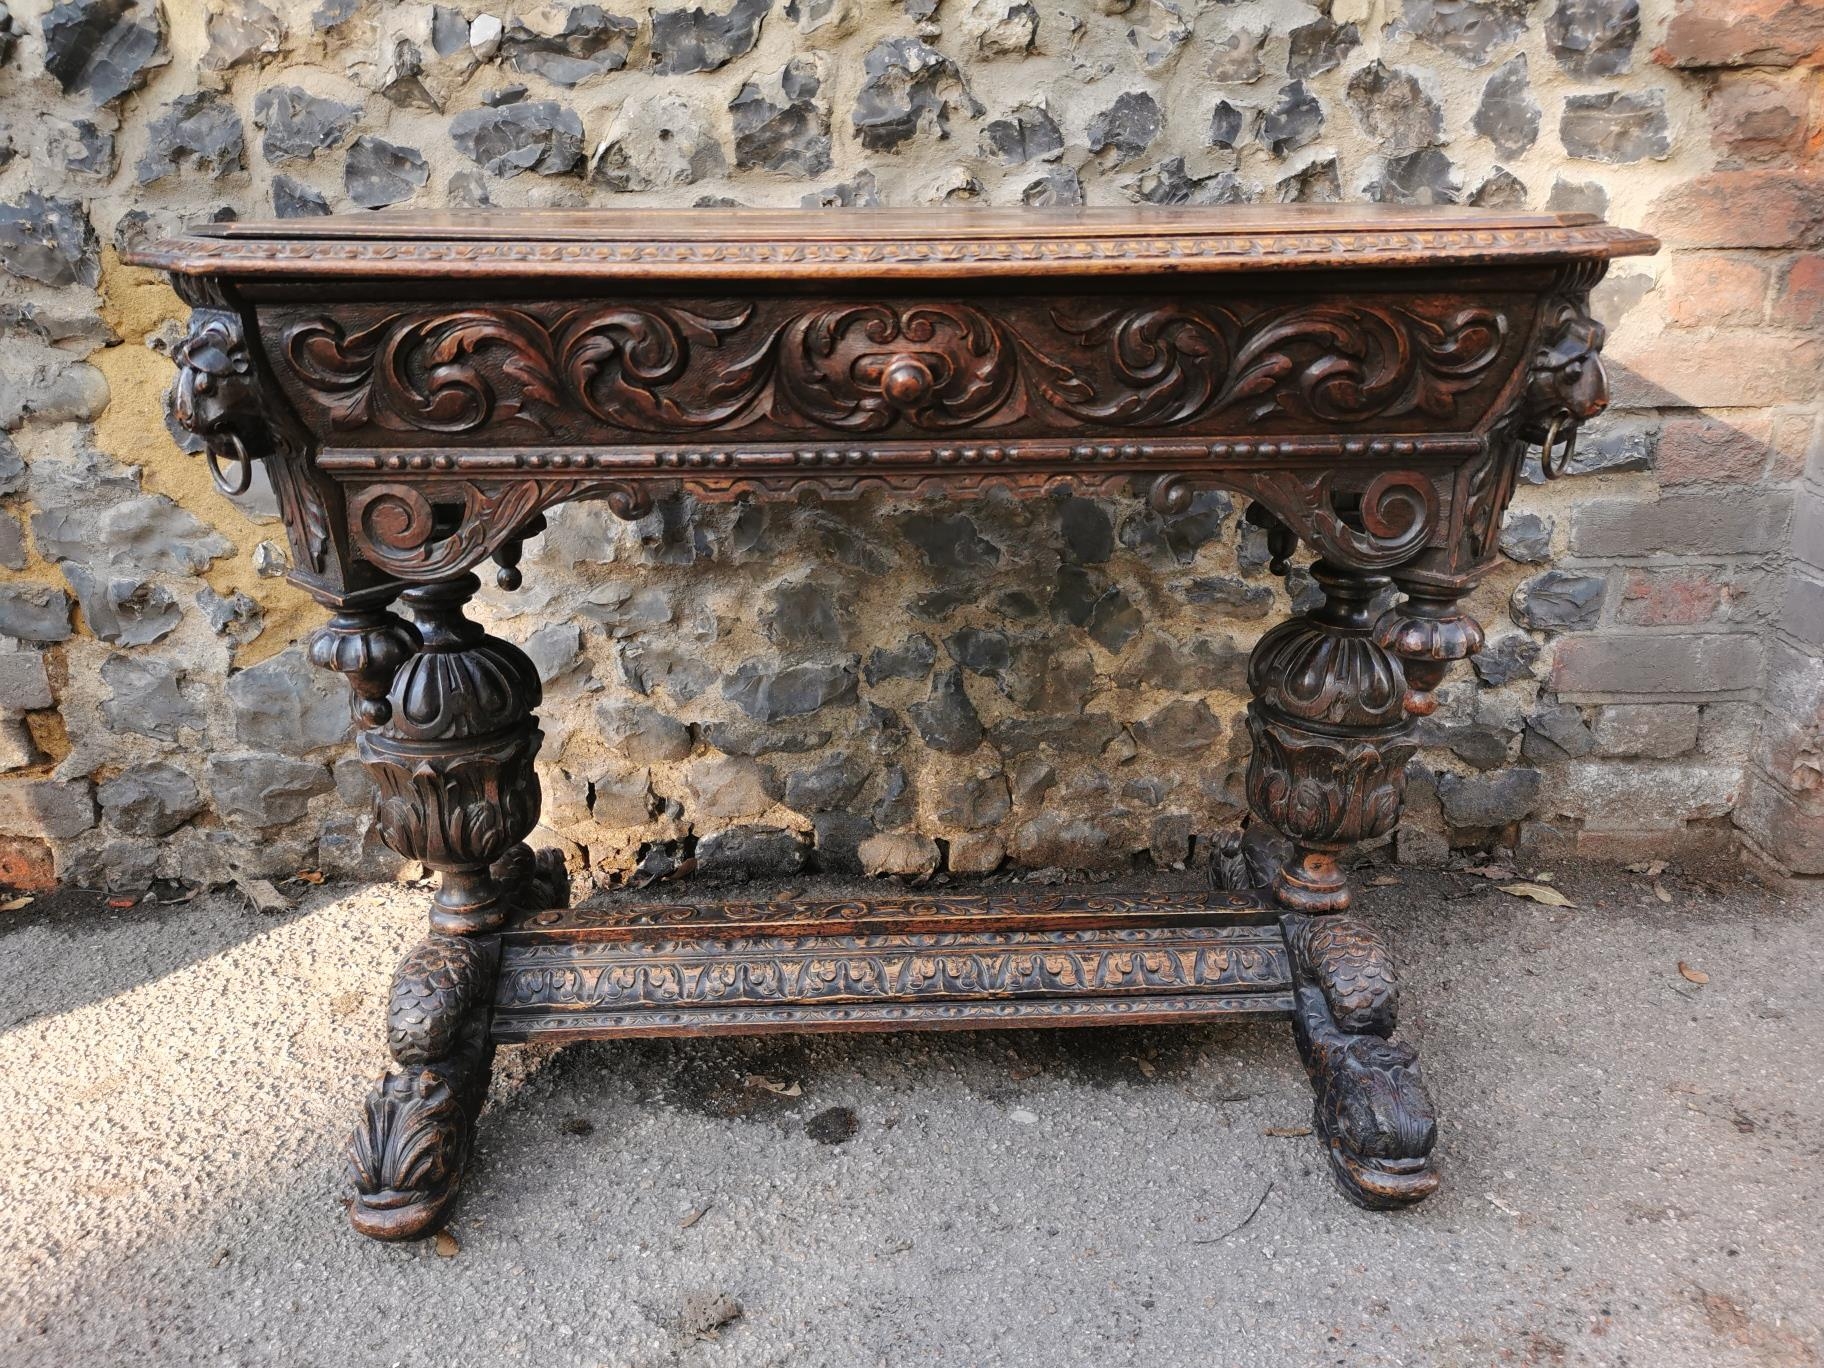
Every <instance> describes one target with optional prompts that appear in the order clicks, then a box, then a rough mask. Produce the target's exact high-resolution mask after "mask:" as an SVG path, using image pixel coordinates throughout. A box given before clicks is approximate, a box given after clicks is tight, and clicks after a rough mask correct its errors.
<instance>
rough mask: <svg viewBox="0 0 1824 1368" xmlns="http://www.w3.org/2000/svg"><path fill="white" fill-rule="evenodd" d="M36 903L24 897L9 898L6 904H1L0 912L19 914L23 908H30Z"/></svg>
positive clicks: (32, 899)
mask: <svg viewBox="0 0 1824 1368" xmlns="http://www.w3.org/2000/svg"><path fill="white" fill-rule="evenodd" d="M35 901H36V899H34V898H28V897H25V896H23V895H22V896H20V897H17V898H8V899H7V900H6V901H5V902H0V912H17V911H19V910H20V909H21V908H24V907H30V906H31V905H32V904H33V903H34V902H35Z"/></svg>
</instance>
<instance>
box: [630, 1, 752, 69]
mask: <svg viewBox="0 0 1824 1368" xmlns="http://www.w3.org/2000/svg"><path fill="white" fill-rule="evenodd" d="M772 7H773V0H734V3H733V4H732V5H731V6H730V8H729V10H728V12H727V13H725V14H715V13H712V12H710V11H708V10H706V9H704V8H703V7H702V6H701V5H697V6H693V7H691V8H690V9H674V10H654V11H653V15H652V65H653V68H654V70H656V71H657V72H658V74H659V75H661V76H682V75H687V74H689V73H690V72H693V71H716V70H719V69H721V68H722V67H725V66H727V65H728V64H729V63H730V62H732V61H734V60H735V58H737V57H742V56H745V55H746V54H747V53H749V52H752V51H753V50H754V44H755V43H757V42H759V41H760V25H761V21H762V20H764V19H765V18H766V16H767V13H768V11H770V10H771V9H772Z"/></svg>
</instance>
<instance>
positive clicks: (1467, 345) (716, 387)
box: [280, 298, 1510, 435]
mask: <svg viewBox="0 0 1824 1368" xmlns="http://www.w3.org/2000/svg"><path fill="white" fill-rule="evenodd" d="M358 317H359V318H360V319H361V320H362V321H360V322H359V324H358V325H357V326H353V327H352V330H351V328H350V327H348V326H345V320H343V319H342V318H339V317H337V316H334V315H328V314H311V315H308V316H304V317H301V318H294V319H293V320H292V321H290V322H289V323H287V324H286V325H285V326H284V327H283V329H282V332H281V341H280V354H281V355H282V356H283V357H284V358H285V360H286V362H287V364H288V365H289V367H290V369H291V372H292V375H293V377H294V378H295V379H296V381H297V382H298V383H299V384H300V385H301V386H302V387H303V390H304V391H305V393H306V394H307V395H308V396H310V397H311V398H314V400H315V401H316V402H317V403H319V404H321V405H322V408H323V411H324V413H325V415H326V419H327V421H328V423H329V425H330V426H331V427H332V428H335V429H337V430H350V429H358V428H362V427H370V426H371V427H378V428H382V429H386V430H390V431H395V432H410V431H418V432H425V433H439V434H446V435H449V434H459V433H467V432H475V431H479V430H481V429H482V428H484V427H494V426H499V425H502V424H514V423H524V424H528V425H530V426H531V427H533V428H535V429H537V430H538V431H541V432H549V431H552V430H554V429H556V428H571V427H573V426H574V422H575V420H576V416H577V415H579V414H586V415H588V416H589V417H591V418H593V419H594V420H596V422H597V423H598V424H600V425H601V426H603V427H606V428H609V429H615V430H619V431H622V432H631V433H641V434H646V435H665V434H675V435H687V434H690V433H700V432H706V431H714V430H722V431H736V430H741V431H772V432H803V431H809V430H817V429H823V430H827V431H837V432H851V433H862V432H882V431H886V430H889V429H894V428H901V427H904V428H911V429H916V430H922V431H945V430H950V429H955V428H962V427H970V428H975V429H995V428H1003V429H1004V428H1013V427H1018V428H1021V429H1022V430H1029V431H1049V432H1062V431H1071V432H1075V431H1080V430H1081V429H1082V426H1083V425H1084V424H1085V423H1089V424H1095V425H1099V426H1105V427H1112V428H1140V427H1151V428H1158V427H1173V426H1179V425H1183V424H1187V423H1191V422H1195V421H1198V420H1201V419H1206V418H1209V417H1212V416H1214V415H1218V414H1223V413H1228V412H1231V411H1232V412H1233V413H1234V416H1235V417H1236V418H1238V419H1240V420H1242V421H1247V422H1250V423H1259V422H1262V421H1264V420H1266V419H1268V418H1276V419H1280V420H1284V421H1286V422H1290V423H1293V424H1301V423H1302V424H1306V425H1321V424H1335V423H1347V424H1360V423H1367V422H1372V421H1385V420H1392V419H1400V418H1403V417H1405V416H1407V415H1419V416H1422V417H1424V418H1427V419H1430V420H1438V419H1446V418H1450V417H1451V416H1452V415H1453V414H1454V413H1455V408H1456V403H1457V398H1458V396H1459V395H1461V394H1462V393H1463V392H1464V391H1466V390H1469V389H1471V388H1473V387H1475V386H1477V385H1482V384H1484V383H1486V382H1490V381H1492V380H1494V379H1496V378H1498V377H1497V372H1498V371H1499V370H1500V368H1499V367H1498V366H1496V364H1495V363H1496V362H1497V360H1498V359H1499V358H1500V357H1501V355H1502V354H1503V352H1504V350H1505V346H1506V341H1507V337H1508V334H1509V331H1510V323H1509V319H1508V316H1507V314H1505V313H1504V312H1502V311H1501V310H1499V309H1496V308H1490V307H1476V308H1463V307H1460V306H1451V305H1449V304H1447V303H1420V302H1394V301H1391V300H1382V299H1375V298H1361V299H1344V300H1327V301H1310V300H1304V301H1298V302H1295V303H1291V304H1285V305H1280V306H1277V307H1267V308H1260V309H1256V310H1252V311H1249V310H1247V309H1244V308H1243V307H1242V306H1238V305H1230V304H1219V303H1215V302H1211V301H1202V302H1196V303H1182V302H1172V303H1160V302H1148V303H1145V304H1140V305H1124V306H1119V307H1113V308H1101V309H1097V310H1093V311H1088V312H1084V311H1082V310H1080V309H1078V310H1074V311H1073V310H1071V309H1067V308H1065V307H1063V306H1059V307H1055V308H1051V309H1047V310H1043V311H1038V310H1027V309H1021V308H1017V307H1007V308H988V307H984V306H978V305H974V304H964V303H960V302H955V301H936V302H916V303H906V302H902V303H891V302H865V303H840V304H820V305H817V306H814V307H811V308H807V309H802V310H799V311H796V312H785V311H783V309H782V308H781V307H777V306H775V307H770V308H769V307H759V306H755V305H752V304H743V303H738V302H733V301H717V302H713V303H708V304H704V305H701V306H694V307H690V308H686V307H684V306H681V305H677V304H658V303H646V302H641V303H631V302H615V303H590V304H583V305H573V306H562V307H558V306H551V305H542V304H528V305H524V306H507V305H489V306H483V307H474V308H467V309H460V310H455V311H450V312H437V311H434V310H424V309H417V310H393V311H389V312H383V313H379V314H377V315H376V314H374V313H371V312H363V313H361V314H359V315H358ZM368 319H371V320H372V321H366V320H368Z"/></svg>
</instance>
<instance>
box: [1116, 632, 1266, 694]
mask: <svg viewBox="0 0 1824 1368" xmlns="http://www.w3.org/2000/svg"><path fill="white" fill-rule="evenodd" d="M1247 680H1248V657H1247V653H1246V652H1245V651H1241V650H1238V649H1236V646H1235V643H1234V642H1232V641H1230V640H1229V639H1228V638H1227V637H1210V636H1197V637H1193V638H1192V639H1191V640H1190V641H1188V642H1186V643H1185V644H1183V645H1180V644H1179V643H1178V642H1177V641H1176V640H1175V639H1174V638H1172V637H1170V636H1168V635H1167V634H1165V633H1164V632H1149V633H1147V635H1146V637H1145V639H1144V640H1143V641H1142V642H1141V644H1140V645H1139V646H1138V647H1137V648H1136V649H1134V650H1133V651H1130V652H1129V653H1128V656H1127V658H1126V659H1125V660H1123V661H1122V663H1121V668H1120V669H1118V670H1117V671H1115V675H1114V681H1115V684H1116V685H1117V686H1118V687H1120V688H1123V689H1139V688H1151V689H1159V690H1162V691H1164V692H1166V693H1177V694H1184V693H1201V692H1203V691H1204V690H1206V689H1226V690H1228V691H1229V692H1231V693H1241V692H1243V691H1244V690H1245V689H1246V688H1247Z"/></svg>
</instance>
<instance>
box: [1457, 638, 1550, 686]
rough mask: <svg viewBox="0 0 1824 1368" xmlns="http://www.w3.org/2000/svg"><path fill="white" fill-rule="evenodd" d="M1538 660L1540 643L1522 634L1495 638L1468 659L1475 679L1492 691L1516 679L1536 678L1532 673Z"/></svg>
mask: <svg viewBox="0 0 1824 1368" xmlns="http://www.w3.org/2000/svg"><path fill="white" fill-rule="evenodd" d="M1538 661H1539V643H1538V642H1536V641H1534V640H1533V639H1532V638H1531V637H1529V636H1526V635H1525V634H1524V633H1521V632H1509V633H1508V634H1507V635H1506V636H1504V637H1498V638H1496V639H1495V640H1494V641H1492V642H1490V643H1489V644H1488V645H1487V646H1486V647H1484V648H1483V649H1482V650H1480V651H1477V652H1476V653H1475V654H1474V655H1472V656H1471V657H1470V658H1469V663H1470V666H1471V667H1472V668H1473V669H1474V670H1475V672H1476V678H1477V679H1479V680H1481V681H1482V682H1483V683H1484V684H1486V685H1488V686H1489V687H1490V688H1491V689H1498V688H1500V687H1501V686H1502V685H1503V684H1512V683H1513V682H1514V681H1515V680H1517V679H1536V678H1538V676H1537V675H1536V674H1535V673H1534V670H1533V667H1534V665H1536V664H1537V663H1538Z"/></svg>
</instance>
